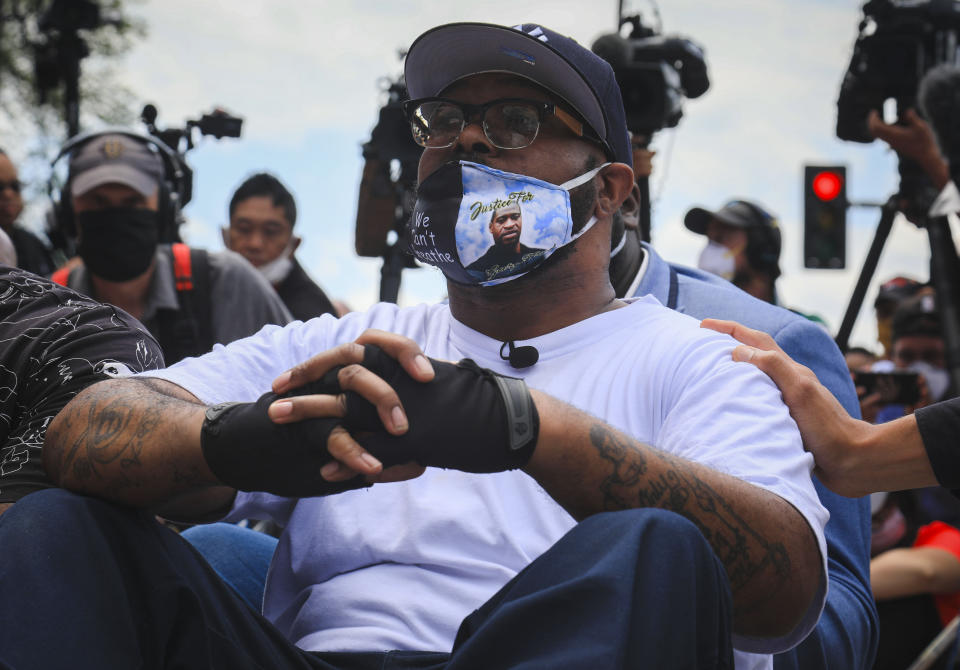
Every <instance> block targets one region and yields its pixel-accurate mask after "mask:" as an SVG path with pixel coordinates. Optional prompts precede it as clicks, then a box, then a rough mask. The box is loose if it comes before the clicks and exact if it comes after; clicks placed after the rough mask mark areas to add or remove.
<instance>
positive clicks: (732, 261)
mask: <svg viewBox="0 0 960 670" xmlns="http://www.w3.org/2000/svg"><path fill="white" fill-rule="evenodd" d="M736 255H737V252H736V251H735V250H734V249H728V248H727V247H725V246H723V245H722V244H720V243H719V242H714V241H713V240H710V241H709V242H707V246H706V247H705V248H704V250H703V251H702V252H700V260H698V261H697V267H698V268H700V269H701V270H703V271H704V272H709V273H711V274H715V275H717V276H718V277H723V278H724V279H726V280H727V281H731V280H732V279H733V276H734V274H735V273H736V269H737V263H736Z"/></svg>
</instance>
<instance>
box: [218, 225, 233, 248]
mask: <svg viewBox="0 0 960 670" xmlns="http://www.w3.org/2000/svg"><path fill="white" fill-rule="evenodd" d="M220 236H221V237H222V238H223V246H224V247H225V248H226V249H230V250H231V251H233V249H232V248H231V247H230V227H229V226H220Z"/></svg>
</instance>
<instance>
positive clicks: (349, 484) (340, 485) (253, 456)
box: [200, 384, 369, 498]
mask: <svg viewBox="0 0 960 670" xmlns="http://www.w3.org/2000/svg"><path fill="white" fill-rule="evenodd" d="M321 392H324V391H322V390H321V389H320V387H319V385H316V384H314V385H310V386H309V387H304V388H302V389H297V390H296V391H294V392H292V393H288V394H284V395H283V396H279V395H277V394H276V393H264V394H263V395H262V396H260V398H259V399H258V400H257V401H256V402H241V403H222V404H220V405H214V406H213V407H210V408H209V409H207V415H206V418H205V419H204V421H203V428H202V430H201V431H200V446H201V448H202V450H203V457H204V458H205V459H206V461H207V465H208V466H209V467H210V471H211V472H213V474H214V475H216V477H217V479H219V480H220V481H222V482H223V483H224V484H227V485H228V486H232V487H234V488H236V489H239V490H241V491H266V492H268V493H273V494H276V495H280V496H288V497H296V498H305V497H310V496H322V495H329V494H331V493H339V492H341V491H347V490H349V489H355V488H361V487H364V486H369V484H367V483H366V482H365V481H364V479H363V477H360V476H357V477H354V478H352V479H348V480H346V481H342V482H328V481H327V480H325V479H324V478H323V477H322V476H321V475H320V469H321V468H322V467H323V466H324V465H326V464H327V463H329V462H330V461H331V460H333V458H332V457H331V456H330V452H328V451H327V438H328V437H329V436H330V432H331V431H332V430H333V429H334V428H335V427H336V426H337V425H339V424H340V423H341V420H340V419H338V418H330V419H305V420H303V421H296V422H293V423H285V424H277V423H274V422H273V421H271V419H270V417H269V416H268V415H267V408H269V407H270V404H271V403H272V402H273V401H275V400H277V399H278V398H280V397H289V396H290V395H304V394H305V393H321ZM333 392H336V391H333Z"/></svg>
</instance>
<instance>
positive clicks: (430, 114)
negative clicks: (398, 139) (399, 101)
mask: <svg viewBox="0 0 960 670" xmlns="http://www.w3.org/2000/svg"><path fill="white" fill-rule="evenodd" d="M403 112H404V114H405V115H406V117H407V120H408V121H409V122H410V130H411V132H412V133H413V139H414V141H415V142H416V143H417V144H419V145H420V146H422V147H426V148H428V149H442V148H445V147H449V146H452V145H453V144H454V143H455V142H456V141H457V138H458V137H460V133H461V132H463V129H464V128H465V127H466V125H467V121H468V120H469V119H472V118H479V119H480V124H481V127H482V128H483V134H484V135H486V137H487V139H488V140H490V143H491V144H493V146H495V147H497V148H498V149H522V148H524V147H528V146H530V145H531V144H533V141H534V140H535V139H537V134H538V133H539V132H540V126H541V125H542V123H543V119H544V117H546V116H555V117H556V118H557V119H559V120H560V122H561V123H563V125H565V126H566V127H567V128H569V129H570V130H571V131H572V132H573V133H574V134H575V135H576V136H577V137H584V138H586V139H591V140H594V141H599V138H597V137H595V136H594V135H593V132H592V130H591V129H590V128H589V127H588V126H585V125H584V124H583V123H581V122H580V121H578V120H577V119H576V118H574V117H573V115H571V114H570V113H568V112H567V111H565V110H563V109H561V108H560V107H558V106H557V105H555V104H553V103H551V102H543V101H541V100H528V99H525V98H502V99H499V100H491V101H490V102H488V103H485V104H483V105H471V104H467V103H463V102H457V101H456V100H450V99H448V98H436V97H433V98H417V99H416V100H407V101H406V102H404V103H403Z"/></svg>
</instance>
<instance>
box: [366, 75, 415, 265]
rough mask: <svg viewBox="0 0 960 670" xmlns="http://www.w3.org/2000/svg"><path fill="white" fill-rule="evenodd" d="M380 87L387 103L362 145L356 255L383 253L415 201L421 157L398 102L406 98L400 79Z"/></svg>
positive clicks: (380, 254) (399, 231)
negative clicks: (389, 238) (390, 237)
mask: <svg viewBox="0 0 960 670" xmlns="http://www.w3.org/2000/svg"><path fill="white" fill-rule="evenodd" d="M384 82H385V85H384V91H385V93H386V94H387V100H386V102H385V103H384V104H383V106H382V107H381V108H380V112H379V115H378V118H377V125H376V126H374V128H373V131H372V132H371V133H370V140H369V141H368V142H366V143H365V144H364V145H363V158H364V160H365V166H364V173H363V178H362V180H361V183H360V198H359V200H358V203H357V230H356V250H357V254H359V255H360V256H369V257H379V256H383V255H384V254H385V253H386V252H387V250H388V246H389V243H388V240H387V237H388V235H389V233H390V231H391V230H392V231H394V232H396V233H397V234H398V235H399V234H400V233H401V231H402V230H403V225H404V223H405V222H406V220H407V219H408V218H409V216H410V214H411V213H412V212H413V205H414V202H415V201H416V184H417V166H418V164H419V162H420V154H421V153H422V152H423V148H422V147H421V146H420V145H418V144H417V143H416V142H414V141H413V136H412V135H411V134H410V124H409V122H408V121H407V119H406V117H405V116H404V114H403V103H404V101H406V100H407V99H408V98H409V97H410V96H409V95H408V93H407V87H406V84H405V83H404V81H403V78H402V77H398V78H397V79H396V80H390V79H385V80H384ZM408 267H415V266H414V265H412V264H408Z"/></svg>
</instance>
